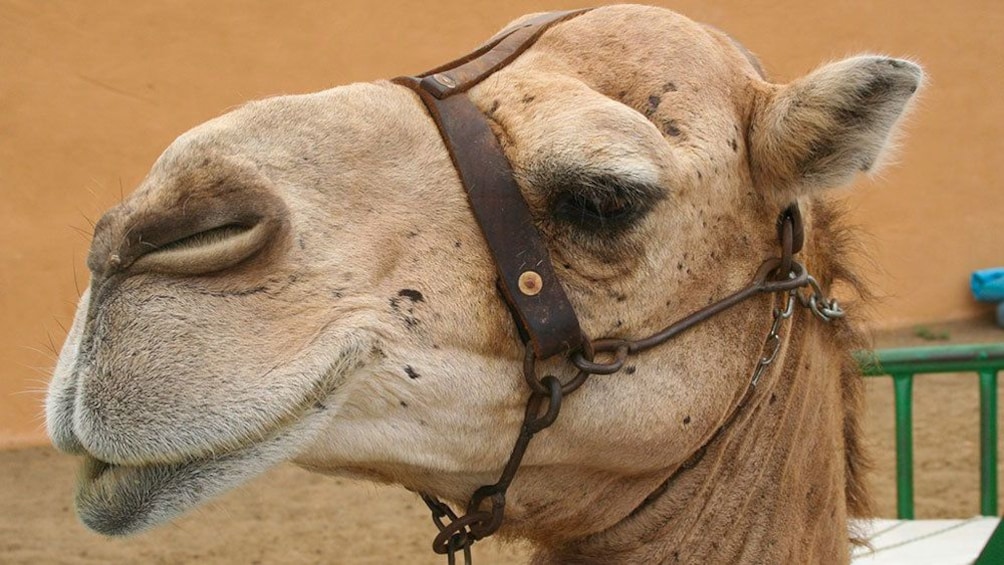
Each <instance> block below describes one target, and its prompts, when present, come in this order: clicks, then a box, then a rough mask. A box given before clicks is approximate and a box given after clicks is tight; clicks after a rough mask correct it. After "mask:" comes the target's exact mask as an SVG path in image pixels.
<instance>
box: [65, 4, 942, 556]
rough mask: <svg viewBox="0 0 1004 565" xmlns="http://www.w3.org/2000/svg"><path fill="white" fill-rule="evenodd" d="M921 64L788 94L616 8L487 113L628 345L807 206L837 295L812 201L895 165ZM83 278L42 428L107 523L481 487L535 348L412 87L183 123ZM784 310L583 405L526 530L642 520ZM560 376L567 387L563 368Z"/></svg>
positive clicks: (558, 265) (511, 86)
mask: <svg viewBox="0 0 1004 565" xmlns="http://www.w3.org/2000/svg"><path fill="white" fill-rule="evenodd" d="M921 77H922V75H921V71H920V69H919V68H918V67H917V66H916V65H914V64H912V63H909V62H906V61H902V60H898V59H891V58H888V57H881V56H871V55H868V56H859V57H854V58H851V59H847V60H843V61H838V62H835V63H831V64H828V65H825V66H822V67H821V68H819V69H818V70H816V71H814V72H812V73H810V74H808V75H807V76H805V77H802V78H800V79H798V80H796V81H794V82H792V83H790V84H783V85H782V84H773V83H771V82H769V81H768V80H767V79H766V78H765V77H764V76H763V74H762V72H761V71H760V69H759V66H758V64H757V62H756V60H755V59H754V58H753V57H752V55H750V54H749V53H748V52H747V51H746V50H745V49H743V48H742V46H740V45H739V44H737V43H736V42H735V41H733V40H732V39H730V38H729V37H728V36H727V35H725V34H723V33H721V32H719V31H717V30H715V29H712V28H709V27H706V26H702V25H700V24H697V23H694V22H692V21H690V20H688V19H686V18H684V17H682V16H680V15H677V14H675V13H673V12H670V11H667V10H663V9H656V8H646V7H639V6H610V7H604V8H600V9H596V10H594V11H592V12H589V13H587V14H585V15H582V16H580V17H577V18H575V19H572V20H570V21H567V22H564V23H561V24H558V25H556V26H555V27H553V28H551V29H550V30H548V31H547V32H546V33H545V34H544V35H543V36H542V38H541V39H540V40H539V41H538V42H537V43H536V44H535V45H534V46H533V47H532V48H530V49H529V50H528V51H527V52H526V53H524V54H523V55H521V56H520V57H519V58H518V59H517V60H516V61H515V62H514V63H512V64H510V65H509V66H507V67H505V68H503V69H502V70H500V71H498V72H497V73H495V74H494V75H492V76H491V77H490V78H489V79H487V80H486V81H484V82H483V83H481V84H479V85H478V86H477V87H475V88H474V89H473V90H472V91H471V92H470V96H471V98H472V100H473V101H474V102H475V103H476V104H477V105H478V107H479V108H480V109H481V110H482V111H483V112H484V113H485V115H486V116H488V117H489V119H490V121H491V124H492V127H493V128H494V130H495V133H496V134H497V137H498V139H499V140H500V142H501V144H502V146H503V148H504V150H505V153H506V155H507V157H508V158H509V160H510V161H511V163H512V166H513V169H514V170H515V172H516V175H517V178H518V181H519V183H520V186H521V189H522V190H523V192H524V196H525V199H526V200H527V202H528V204H529V206H530V208H531V211H532V213H533V216H534V219H535V221H536V224H537V227H538V229H539V231H540V232H541V234H542V237H543V238H544V241H545V242H546V244H547V245H548V247H549V249H550V253H551V257H552V261H553V263H554V265H555V269H556V270H557V274H558V276H559V278H560V279H561V282H562V284H563V286H564V288H565V290H566V292H567V294H568V296H569V298H570V300H571V302H572V304H574V306H575V308H576V310H577V313H578V316H579V318H580V320H581V323H582V326H583V329H584V330H585V332H586V333H587V334H588V335H590V336H593V337H602V336H624V337H634V336H641V335H645V334H648V333H651V332H652V331H654V330H657V329H658V328H660V327H662V326H663V325H665V324H666V323H668V322H670V321H673V320H675V319H678V318H680V317H681V316H682V315H684V314H686V313H689V312H690V311H693V310H695V309H697V308H699V307H701V306H703V305H706V304H708V303H709V302H710V301H712V300H716V299H718V298H721V297H722V296H724V295H726V294H728V293H730V292H732V291H733V290H735V289H737V288H739V287H741V286H743V285H744V284H745V283H746V282H747V281H748V280H749V279H750V277H751V276H752V274H753V272H754V271H755V270H756V268H757V267H758V266H759V265H760V263H761V262H762V261H763V260H764V259H766V258H769V257H772V256H775V255H777V250H776V246H777V244H776V226H775V219H776V217H777V215H778V212H779V211H780V210H781V209H782V208H784V206H785V205H786V204H788V203H790V202H793V201H800V202H802V204H803V206H802V208H803V212H804V214H805V216H806V226H807V234H808V235H807V246H806V251H805V255H804V258H805V261H806V263H807V265H809V266H810V268H812V267H814V266H815V267H817V268H818V269H821V270H822V272H821V273H820V274H818V275H817V276H819V277H820V278H821V279H823V284H824V286H825V285H828V284H830V283H831V281H830V280H827V278H828V277H829V278H832V276H830V275H827V269H828V267H827V266H826V263H825V261H824V260H823V259H822V258H821V257H822V251H821V249H822V247H824V246H825V243H819V241H820V240H825V238H826V231H825V230H826V225H824V222H822V220H821V219H820V215H821V212H819V211H818V210H819V209H821V207H822V206H823V204H819V205H818V206H817V205H816V203H817V202H820V201H821V200H820V194H821V193H822V192H823V191H824V190H825V189H828V188H831V187H836V186H839V185H841V184H845V183H846V182H847V181H848V180H849V179H851V178H852V177H853V176H854V175H855V174H856V173H857V172H859V171H869V170H872V169H874V168H875V166H876V164H877V162H878V161H879V159H880V157H881V155H882V153H883V149H884V147H885V146H886V145H887V144H888V140H889V138H890V132H891V131H892V130H893V128H894V125H895V124H896V122H897V120H898V118H899V117H900V115H901V114H902V113H903V111H904V108H905V107H906V105H907V104H908V102H909V100H910V99H911V97H912V95H913V93H914V92H915V91H916V89H917V88H918V85H919V83H920V82H921ZM88 266H89V268H90V272H91V280H90V286H89V288H88V290H87V291H86V292H85V293H84V294H83V296H82V297H81V299H80V303H79V306H78V310H77V314H76V318H75V320H74V323H73V326H72V329H71V330H70V333H69V335H68V337H67V339H66V342H65V344H64V346H63V349H62V352H61V355H60V358H59V361H58V365H57V367H56V370H55V374H54V377H53V380H52V384H51V387H50V391H49V396H48V399H47V403H46V415H47V423H48V429H49V433H50V436H51V438H52V441H53V442H54V443H55V445H56V446H57V447H59V448H60V449H62V450H64V451H66V452H69V453H75V454H79V455H82V456H83V459H84V464H83V468H84V469H83V472H82V474H81V476H80V479H79V489H78V494H77V507H78V511H79V514H80V516H81V518H82V519H83V521H84V522H85V523H86V524H87V525H88V526H90V527H91V528H93V529H95V530H97V531H99V532H102V533H106V534H125V533H132V532H136V531H139V530H142V529H144V528H147V527H149V526H152V525H154V524H157V523H160V522H163V521H165V520H168V519H170V518H172V517H174V516H176V515H177V514H179V513H181V512H183V511H185V510H187V509H189V508H191V507H192V506H194V505H196V504H198V503H199V502H201V501H203V500H204V499H206V498H208V497H210V496H212V495H214V494H216V493H219V492H221V491H223V490H225V489H229V488H232V487H234V486H235V485H237V484H239V483H241V482H243V481H245V480H247V479H249V478H250V477H252V476H254V475H256V474H259V473H261V472H262V471H264V470H266V469H268V468H269V467H271V466H273V465H275V464H277V463H279V462H281V461H293V462H295V463H297V464H299V465H301V466H303V467H306V468H308V469H311V470H316V471H320V472H324V473H330V474H340V475H349V476H355V477H363V478H368V479H372V480H376V481H382V482H391V483H397V484H401V485H403V486H405V487H406V488H409V489H412V490H416V491H423V492H429V493H432V494H435V495H438V496H440V497H442V498H444V499H446V500H451V501H455V502H462V501H465V500H466V499H467V498H468V497H469V496H470V494H471V492H472V491H473V490H474V489H475V488H477V487H478V486H480V485H483V484H488V483H491V482H494V481H495V479H496V478H497V476H498V474H499V472H500V470H501V468H502V465H503V464H504V462H505V461H506V459H507V457H508V455H509V452H510V450H511V449H512V444H513V441H514V438H515V436H516V434H517V432H518V429H519V425H520V422H521V419H522V416H523V413H522V412H523V405H524V404H525V402H526V398H527V395H528V390H527V388H526V384H525V383H524V382H523V379H522V375H521V369H520V367H521V360H522V352H523V347H522V345H521V343H520V339H519V337H518V335H517V332H516V330H515V327H514V324H513V321H512V318H511V314H510V312H509V311H508V309H507V308H506V306H505V304H504V302H503V300H502V299H501V298H500V296H499V294H498V290H497V287H496V284H495V282H496V278H497V275H496V271H495V266H494V264H493V262H492V259H491V257H490V256H489V253H488V250H487V248H486V245H485V244H484V242H483V240H482V236H481V233H480V231H479V229H478V226H477V225H476V223H475V220H474V218H473V217H472V215H471V212H470V209H469V206H468V203H467V200H466V196H465V193H464V190H463V189H462V187H461V185H460V183H459V180H458V177H457V173H456V171H455V169H454V167H453V165H452V164H451V161H450V158H449V155H448V154H447V151H446V149H445V147H444V145H443V143H442V141H441V140H440V137H439V134H438V132H437V130H436V127H435V125H434V124H433V122H432V120H431V119H430V117H429V116H428V114H427V112H426V110H425V108H424V107H423V105H422V104H421V103H420V101H419V99H418V98H417V96H416V95H415V94H414V93H413V92H412V91H410V90H408V89H407V88H404V87H401V86H398V85H395V84H392V83H389V82H384V81H378V82H374V83H367V84H353V85H349V86H342V87H338V88H334V89H331V90H327V91H323V92H318V93H314V94H307V95H297V96H281V97H276V98H270V99H266V100H262V101H258V102H252V103H249V104H247V105H245V106H243V107H240V108H238V109H236V110H234V111H231V112H229V113H227V114H225V115H223V116H221V117H219V118H216V119H214V120H212V121H209V122H207V123H205V124H202V125H200V126H198V127H196V128H195V129H193V130H191V131H189V132H187V133H185V134H184V135H182V136H181V137H179V138H178V139H177V140H176V141H175V142H174V143H172V144H171V145H170V146H169V147H168V148H167V150H166V151H165V152H164V154H163V155H162V156H161V157H160V158H159V159H158V160H157V162H156V163H155V164H154V165H153V167H152V170H151V171H150V173H149V175H148V176H147V177H146V178H145V179H144V180H143V182H142V183H141V184H140V186H139V187H138V188H137V189H136V191H135V192H134V193H133V194H132V195H131V196H129V197H128V198H127V199H126V200H125V201H124V202H122V203H121V204H120V205H118V206H116V207H114V208H112V209H111V210H109V211H108V212H107V213H106V214H105V215H104V217H103V218H102V219H101V220H100V222H99V223H98V225H97V227H96V229H95V233H94V239H93V243H92V246H91V249H90V254H89V257H88ZM830 270H833V269H830ZM770 307H771V304H770V298H769V297H763V298H762V299H756V300H752V301H750V302H748V303H744V304H742V305H740V306H737V307H736V308H734V309H732V310H730V311H728V312H726V313H724V314H722V315H721V316H719V317H717V318H715V319H713V320H711V321H709V322H706V323H705V324H703V325H702V326H699V327H698V328H696V329H694V330H693V331H690V332H688V333H686V334H684V335H682V336H681V337H679V338H678V339H676V340H675V341H673V342H671V343H669V344H667V345H665V346H663V347H661V348H657V349H655V350H652V351H649V352H646V353H644V354H642V355H639V356H638V357H635V358H632V360H631V361H630V362H629V364H628V367H627V368H626V370H625V371H623V372H621V373H620V374H618V375H614V376H609V377H599V376H597V377H593V378H592V379H591V380H590V381H588V382H587V383H586V385H585V386H583V387H582V388H581V389H580V390H578V391H577V392H576V393H575V394H574V395H571V396H569V398H568V399H567V400H566V403H565V405H564V407H563V408H562V412H561V416H560V418H559V419H558V421H557V423H556V424H555V425H554V426H553V427H552V428H549V429H548V430H546V431H545V432H542V433H541V434H540V435H539V436H538V438H537V439H535V440H534V443H533V444H532V445H531V447H530V450H529V452H528V453H527V455H526V458H525V460H524V462H523V466H522V468H521V469H520V472H519V474H518V475H517V479H516V482H515V483H514V484H513V487H512V489H511V491H510V503H509V507H508V508H507V527H508V528H509V529H510V531H511V532H514V533H516V534H521V533H523V534H527V535H531V537H535V539H538V540H549V541H551V542H554V543H564V542H567V541H568V540H570V539H572V538H575V537H581V536H587V535H590V534H593V533H595V532H598V531H600V530H603V529H605V528H609V527H610V526H611V525H612V524H614V523H616V522H618V521H620V520H622V519H624V518H625V517H626V516H628V515H629V514H630V513H631V512H632V511H633V510H634V509H636V508H637V507H638V506H639V505H640V504H642V502H643V501H644V500H645V498H646V497H647V496H649V495H650V494H651V492H652V491H653V490H654V489H655V488H656V487H657V486H658V485H659V484H660V482H662V481H664V480H665V479H666V477H667V476H668V475H669V474H670V473H671V472H672V471H673V470H675V469H678V468H680V467H681V465H683V464H684V462H686V461H688V459H690V458H691V457H692V456H693V455H694V454H695V452H696V451H697V450H698V449H699V448H700V447H701V446H702V445H704V444H705V442H707V441H708V439H709V438H710V437H711V436H712V434H714V432H715V431H716V430H717V429H718V428H719V427H721V426H722V424H723V423H724V420H725V418H726V416H727V415H728V413H729V411H730V408H731V407H732V406H733V405H734V403H735V401H736V398H737V397H738V395H741V393H742V392H743V391H744V390H745V388H746V387H747V385H748V381H749V374H750V371H751V368H752V366H753V364H754V363H755V361H756V358H757V356H758V354H759V352H760V349H761V347H762V344H763V336H764V335H766V331H767V328H768V327H769V325H770V321H771V320H770ZM798 323H800V324H804V325H805V326H806V327H809V326H814V325H821V322H819V321H818V320H814V319H812V317H811V316H809V317H807V318H804V319H801V318H800V319H799V321H798ZM820 331H826V328H823V329H822V330H820ZM789 349H791V347H789ZM789 353H790V352H789ZM542 371H543V372H546V373H548V374H553V375H556V376H558V377H560V378H567V377H569V376H570V375H571V374H573V369H572V368H571V366H570V365H569V363H568V362H567V360H566V359H563V358H555V359H551V360H549V361H547V362H546V363H543V364H542ZM776 382H779V379H778V378H774V379H773V380H771V381H770V383H776ZM834 402H835V403H836V404H838V405H839V399H836V400H834ZM841 441H842V440H841ZM668 492H669V493H670V494H672V493H673V492H674V490H673V487H672V486H670V488H669V491H668ZM677 496H682V495H677ZM597 508H602V509H604V511H603V512H602V513H597V510H596V509H597ZM528 532H535V533H534V534H528Z"/></svg>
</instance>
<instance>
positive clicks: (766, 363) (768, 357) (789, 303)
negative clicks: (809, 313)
mask: <svg viewBox="0 0 1004 565" xmlns="http://www.w3.org/2000/svg"><path fill="white" fill-rule="evenodd" d="M796 295H797V291H795V290H789V291H788V292H786V293H783V294H781V295H780V299H781V304H784V309H781V308H779V307H777V306H775V307H774V310H773V316H774V322H773V323H772V324H771V325H770V332H768V333H767V339H766V340H765V341H764V344H763V351H762V355H761V356H760V361H759V362H757V364H756V368H755V369H753V376H752V377H751V378H750V388H751V389H753V388H756V385H757V383H759V382H760V377H762V376H763V374H764V373H765V372H766V371H767V367H770V366H771V364H772V363H773V362H774V359H777V354H778V352H779V351H781V324H783V323H784V321H785V320H787V319H789V318H791V316H792V314H794V313H795V296H796ZM736 409H737V410H738V409H739V406H737V407H736Z"/></svg>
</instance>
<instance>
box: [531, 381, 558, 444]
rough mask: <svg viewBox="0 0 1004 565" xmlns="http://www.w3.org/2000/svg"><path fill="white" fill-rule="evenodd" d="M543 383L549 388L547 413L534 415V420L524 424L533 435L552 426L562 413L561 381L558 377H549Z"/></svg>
mask: <svg viewBox="0 0 1004 565" xmlns="http://www.w3.org/2000/svg"><path fill="white" fill-rule="evenodd" d="M542 383H543V384H544V385H546V386H547V389H548V393H547V412H544V415H543V416H537V414H534V415H533V419H532V420H527V421H526V423H525V424H524V425H525V426H526V429H527V431H529V432H530V433H531V434H535V433H537V432H539V431H540V430H543V429H544V428H546V427H548V426H550V425H551V424H553V423H554V421H555V420H556V419H557V418H558V412H560V411H561V400H562V394H561V381H559V380H558V378H557V377H554V376H551V375H547V376H546V377H544V378H543V379H542Z"/></svg>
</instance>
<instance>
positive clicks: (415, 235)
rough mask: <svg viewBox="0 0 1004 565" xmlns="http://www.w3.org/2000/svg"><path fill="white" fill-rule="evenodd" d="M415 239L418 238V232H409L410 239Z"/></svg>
mask: <svg viewBox="0 0 1004 565" xmlns="http://www.w3.org/2000/svg"><path fill="white" fill-rule="evenodd" d="M413 237H418V232H417V231H410V232H408V239H411V238H413Z"/></svg>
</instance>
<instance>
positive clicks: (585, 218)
mask: <svg viewBox="0 0 1004 565" xmlns="http://www.w3.org/2000/svg"><path fill="white" fill-rule="evenodd" d="M633 211H634V208H633V207H632V206H631V204H630V203H629V202H627V201H626V200H625V199H624V198H619V197H617V196H616V195H614V196H612V197H609V198H604V197H599V196H596V195H592V194H579V193H567V192H566V193H564V194H562V195H560V196H559V197H558V198H557V199H556V200H555V204H554V216H555V217H556V218H557V219H559V220H562V221H565V222H568V223H570V224H573V225H575V226H578V227H580V228H582V229H587V230H596V231H599V230H603V229H613V228H617V227H625V226H626V224H628V223H630V221H629V220H631V219H632V216H634V214H633Z"/></svg>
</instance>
